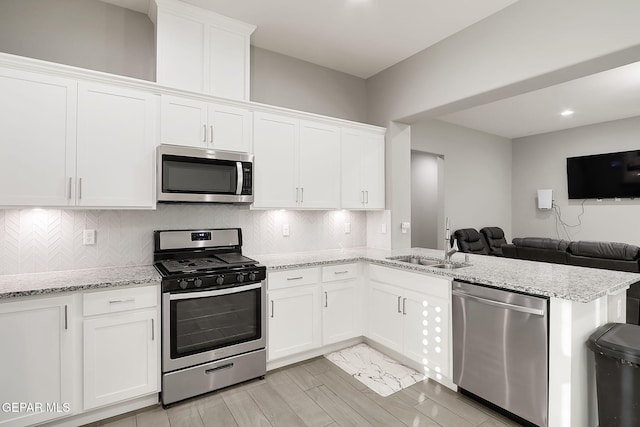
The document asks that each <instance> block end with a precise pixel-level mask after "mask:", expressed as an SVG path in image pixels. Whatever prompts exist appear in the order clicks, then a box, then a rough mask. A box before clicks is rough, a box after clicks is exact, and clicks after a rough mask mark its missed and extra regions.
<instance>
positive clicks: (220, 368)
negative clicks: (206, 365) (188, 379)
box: [204, 363, 233, 374]
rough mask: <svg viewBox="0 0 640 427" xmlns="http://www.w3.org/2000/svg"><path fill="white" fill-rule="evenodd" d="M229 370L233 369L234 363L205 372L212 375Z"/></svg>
mask: <svg viewBox="0 0 640 427" xmlns="http://www.w3.org/2000/svg"><path fill="white" fill-rule="evenodd" d="M229 368H233V363H227V364H226V365H222V366H218V367H217V368H211V369H207V370H206V371H204V373H205V374H212V373H214V372H216V371H220V370H222V369H229Z"/></svg>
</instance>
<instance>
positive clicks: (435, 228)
mask: <svg viewBox="0 0 640 427" xmlns="http://www.w3.org/2000/svg"><path fill="white" fill-rule="evenodd" d="M443 176H444V157H443V156H439V155H437V154H432V153H426V152H424V151H418V150H411V247H414V248H429V249H439V248H442V247H443V245H442V244H440V243H441V242H439V240H440V239H439V238H438V236H439V235H442V236H444V234H443V233H442V232H440V233H439V231H440V228H441V227H439V224H444V197H443V191H442V186H443Z"/></svg>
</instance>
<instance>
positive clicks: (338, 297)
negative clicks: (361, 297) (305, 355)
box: [320, 280, 360, 345]
mask: <svg viewBox="0 0 640 427" xmlns="http://www.w3.org/2000/svg"><path fill="white" fill-rule="evenodd" d="M357 283H358V282H357V280H349V281H345V282H342V283H333V284H326V285H323V289H322V291H323V292H322V295H321V296H320V298H321V301H322V307H323V309H322V344H323V345H327V344H332V343H335V342H339V341H344V340H346V339H349V338H354V337H356V336H358V335H359V334H358V327H357V326H358V319H357V317H358V316H359V315H360V312H359V310H357V297H358V287H357Z"/></svg>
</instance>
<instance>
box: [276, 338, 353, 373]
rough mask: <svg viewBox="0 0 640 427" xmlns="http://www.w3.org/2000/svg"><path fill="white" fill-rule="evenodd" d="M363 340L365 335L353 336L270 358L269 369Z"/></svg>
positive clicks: (307, 358)
mask: <svg viewBox="0 0 640 427" xmlns="http://www.w3.org/2000/svg"><path fill="white" fill-rule="evenodd" d="M362 340H363V337H356V338H351V339H348V340H345V341H340V342H338V343H334V344H329V345H325V346H322V347H318V348H314V349H313V350H309V351H305V352H302V353H297V354H293V355H291V356H287V357H281V358H280V359H276V360H270V361H268V362H267V371H272V370H274V369H278V368H282V367H283V366H288V365H292V364H294V363H298V362H303V361H305V360H309V359H313V358H314V357H318V356H324V355H325V354H328V353H332V352H334V351H338V350H342V349H343V348H347V347H351V346H353V345H356V344H360V343H361V342H362Z"/></svg>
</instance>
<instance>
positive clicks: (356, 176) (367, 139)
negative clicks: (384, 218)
mask: <svg viewBox="0 0 640 427" xmlns="http://www.w3.org/2000/svg"><path fill="white" fill-rule="evenodd" d="M341 152H342V155H341V158H342V159H341V161H342V207H343V208H345V209H384V202H385V200H384V198H385V191H384V188H385V187H384V185H385V176H384V155H385V154H384V135H380V134H377V133H368V132H365V131H362V130H356V129H342V148H341Z"/></svg>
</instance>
